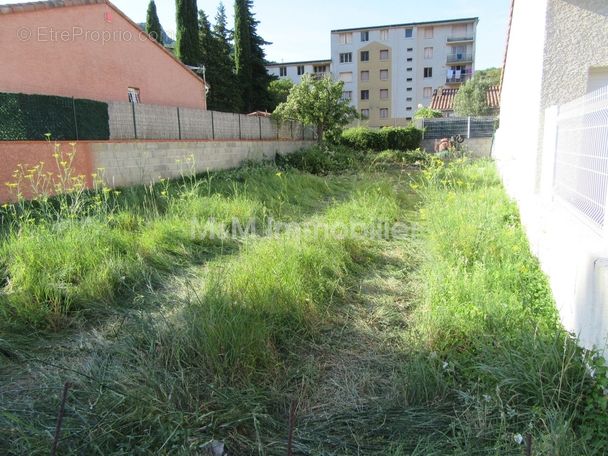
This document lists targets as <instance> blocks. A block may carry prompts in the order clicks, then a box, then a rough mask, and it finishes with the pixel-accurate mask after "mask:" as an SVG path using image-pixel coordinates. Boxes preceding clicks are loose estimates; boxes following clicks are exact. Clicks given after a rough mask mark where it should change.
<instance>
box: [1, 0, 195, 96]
mask: <svg viewBox="0 0 608 456" xmlns="http://www.w3.org/2000/svg"><path fill="white" fill-rule="evenodd" d="M86 5H107V6H108V7H109V8H112V9H113V10H114V11H115V12H116V13H118V14H119V15H120V16H121V17H122V18H123V19H125V20H126V21H127V22H128V23H129V24H131V25H132V26H133V27H135V28H136V29H137V30H138V32H141V33H144V34H145V36H147V37H148V39H149V40H150V42H151V43H152V44H154V45H155V46H158V47H159V49H162V50H163V52H165V53H166V54H167V55H168V56H169V57H171V58H172V59H173V60H174V61H175V62H176V63H178V64H179V65H180V66H181V67H182V68H183V69H185V70H186V71H188V73H190V75H192V76H194V77H195V78H197V79H198V80H200V82H202V83H203V84H205V85H207V83H206V81H204V80H203V79H202V78H201V77H200V76H199V75H198V74H196V73H195V72H194V71H192V70H191V69H190V68H188V66H187V65H185V64H184V63H183V62H182V61H181V60H179V59H178V58H177V57H176V56H175V55H173V54H172V53H171V52H170V51H168V50H167V49H165V47H164V46H162V45H161V44H159V43H158V42H157V41H156V40H155V39H154V38H152V37H151V36H150V35H148V34H147V33H145V32H144V31H141V29H140V28H139V26H138V25H137V24H136V23H135V22H134V21H133V20H131V18H130V17H129V16H127V15H126V14H125V13H123V12H122V11H121V10H120V9H118V7H116V6H115V5H114V4H112V2H110V1H109V0H48V1H43V2H28V3H15V4H13V5H0V15H3V14H15V13H30V12H34V11H40V10H47V9H53V8H65V7H68V6H86Z"/></svg>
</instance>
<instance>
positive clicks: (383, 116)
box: [380, 108, 388, 119]
mask: <svg viewBox="0 0 608 456" xmlns="http://www.w3.org/2000/svg"><path fill="white" fill-rule="evenodd" d="M380 118H381V119H388V108H380Z"/></svg>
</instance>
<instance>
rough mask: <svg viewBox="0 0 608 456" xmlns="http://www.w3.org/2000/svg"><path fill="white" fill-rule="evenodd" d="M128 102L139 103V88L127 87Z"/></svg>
mask: <svg viewBox="0 0 608 456" xmlns="http://www.w3.org/2000/svg"><path fill="white" fill-rule="evenodd" d="M128 93H129V102H130V103H141V100H140V98H139V89H136V88H135V87H129V92H128Z"/></svg>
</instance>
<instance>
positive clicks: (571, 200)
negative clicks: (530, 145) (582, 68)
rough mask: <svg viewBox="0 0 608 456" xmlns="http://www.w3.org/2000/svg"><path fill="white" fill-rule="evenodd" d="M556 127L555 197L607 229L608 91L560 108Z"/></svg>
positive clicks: (606, 88)
mask: <svg viewBox="0 0 608 456" xmlns="http://www.w3.org/2000/svg"><path fill="white" fill-rule="evenodd" d="M556 124H557V125H556V127H557V131H556V132H555V133H554V134H555V137H556V138H557V139H556V145H555V158H554V161H555V164H554V193H555V195H556V196H558V197H559V198H560V199H562V200H563V201H566V202H567V203H568V204H570V205H571V206H573V207H574V208H575V209H576V210H577V211H578V212H579V213H581V214H582V215H584V216H585V217H587V218H588V219H589V220H591V221H592V222H593V223H594V224H595V226H596V227H600V228H602V227H606V211H607V210H608V207H607V206H608V87H605V88H603V89H600V90H598V91H596V92H592V93H590V94H588V95H585V96H584V97H582V98H579V99H577V100H574V101H573V102H571V103H568V104H565V105H562V106H560V107H559V110H558V113H557V122H556ZM552 152H553V151H547V153H552Z"/></svg>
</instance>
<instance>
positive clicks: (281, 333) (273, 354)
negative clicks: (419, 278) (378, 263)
mask: <svg viewBox="0 0 608 456" xmlns="http://www.w3.org/2000/svg"><path fill="white" fill-rule="evenodd" d="M400 211H401V208H400V206H399V204H398V199H397V192H395V190H394V187H393V186H392V185H388V184H387V183H386V182H382V181H376V182H367V183H365V184H364V185H362V189H361V190H360V191H359V192H357V193H355V195H354V196H353V197H352V199H350V200H348V201H345V202H343V203H339V204H336V205H334V206H331V207H329V208H328V210H327V211H326V213H325V214H323V215H322V216H317V217H314V218H312V219H311V220H310V221H309V224H308V227H309V228H310V230H309V229H307V228H304V229H293V228H292V229H287V231H285V232H282V233H278V234H276V235H273V236H271V237H269V238H267V239H262V240H253V239H250V240H249V241H248V242H246V243H245V245H244V246H243V248H242V249H241V252H240V253H239V254H238V255H237V256H235V257H234V258H231V259H230V260H229V261H220V262H218V263H216V264H213V265H212V266H211V268H210V272H209V275H208V278H207V280H206V283H205V284H204V286H203V287H202V289H201V291H200V293H199V295H198V298H197V299H194V300H193V301H192V302H191V304H190V305H189V306H187V307H186V309H185V310H184V312H183V314H182V315H180V317H179V321H178V323H177V325H178V326H177V327H174V326H171V329H170V332H171V333H172V334H174V335H175V336H176V339H175V340H173V341H172V342H171V343H170V344H169V346H170V347H171V348H170V359H168V360H167V362H169V361H172V362H176V363H177V364H178V365H180V366H184V365H194V366H197V367H201V366H204V367H205V368H207V369H208V372H210V373H211V374H212V375H213V376H214V378H217V379H219V380H221V379H222V378H223V379H224V380H226V379H227V380H228V383H232V382H236V383H241V382H243V381H249V380H251V378H252V377H253V376H254V375H255V374H256V372H263V375H264V376H268V374H269V372H270V371H272V370H273V369H274V368H276V366H277V365H278V364H280V361H279V360H280V358H281V356H280V352H281V351H284V350H285V349H286V347H289V346H290V345H291V344H294V342H295V341H299V340H303V339H304V340H305V339H306V338H307V337H310V336H312V335H314V333H315V331H316V329H317V328H318V327H319V325H321V324H323V322H324V321H325V320H326V318H327V316H328V313H329V312H330V310H331V305H332V302H333V299H334V297H335V296H339V295H340V294H341V290H342V289H343V287H344V286H345V285H346V283H347V282H348V277H349V276H350V275H352V273H353V268H354V267H355V265H356V264H357V263H361V262H364V261H365V258H366V255H367V253H366V252H368V251H369V248H370V243H372V244H373V242H374V241H373V240H361V239H358V238H357V237H358V234H360V233H359V232H357V231H356V230H353V231H352V232H351V231H349V230H348V229H345V228H346V227H350V226H353V225H354V224H356V227H357V228H359V229H365V228H367V227H372V226H373V225H374V224H377V223H382V222H394V221H395V220H396V219H397V218H398V217H399V214H400ZM319 227H320V229H319ZM336 232H339V233H340V234H341V235H340V236H339V237H338V238H336V237H334V233H336ZM174 347H178V348H179V349H178V350H175V349H174Z"/></svg>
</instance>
